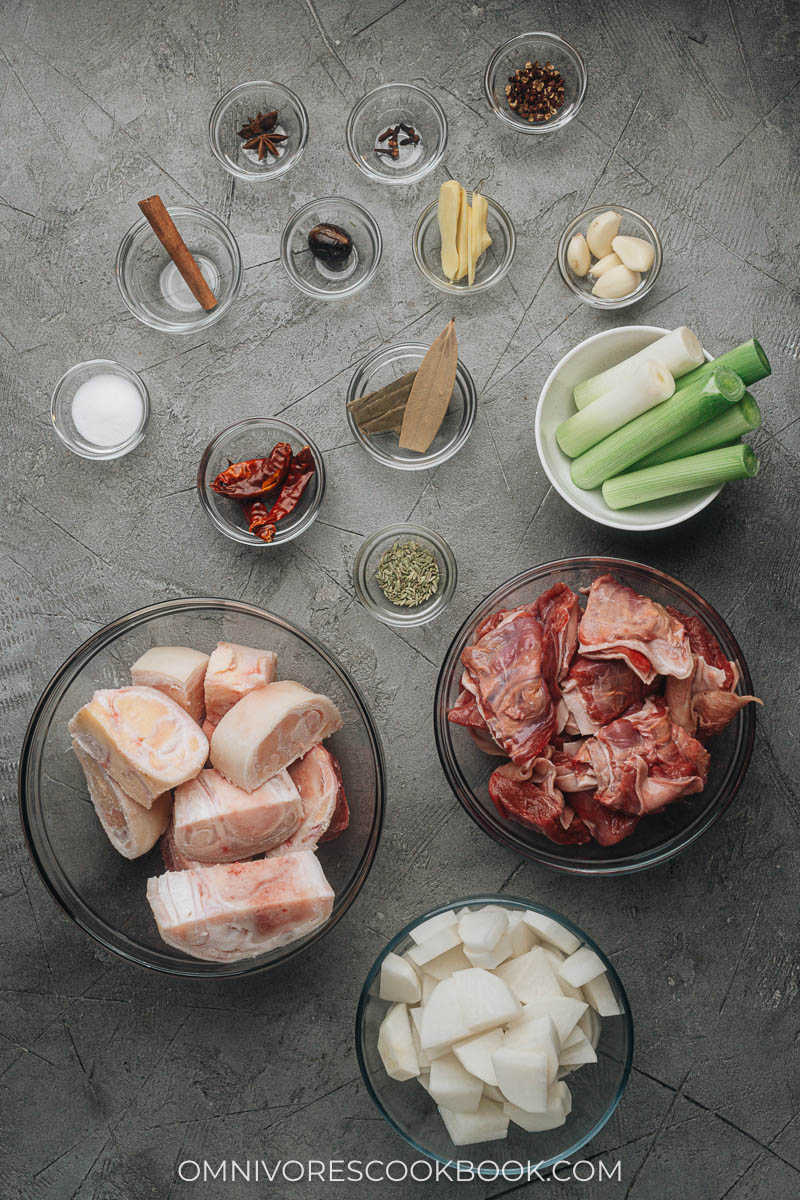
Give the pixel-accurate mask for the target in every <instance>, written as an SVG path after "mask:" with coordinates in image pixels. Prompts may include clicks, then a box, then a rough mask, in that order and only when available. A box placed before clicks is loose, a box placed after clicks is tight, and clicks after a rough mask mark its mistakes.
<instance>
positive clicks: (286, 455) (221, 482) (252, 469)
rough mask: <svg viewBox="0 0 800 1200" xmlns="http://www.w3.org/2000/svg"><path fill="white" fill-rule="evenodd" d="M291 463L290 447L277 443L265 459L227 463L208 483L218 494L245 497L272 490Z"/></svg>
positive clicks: (285, 474) (283, 478)
mask: <svg viewBox="0 0 800 1200" xmlns="http://www.w3.org/2000/svg"><path fill="white" fill-rule="evenodd" d="M291 462H292V447H291V446H290V445H289V443H288V442H278V444H277V446H275V447H273V449H272V450H271V451H270V453H269V455H268V456H267V457H266V458H251V459H249V460H248V461H247V462H238V463H231V464H230V466H229V467H227V468H226V469H225V470H224V471H220V473H219V475H218V476H217V477H216V479H215V480H214V481H213V483H212V484H211V489H212V491H214V492H217V494H218V495H220V496H231V497H232V498H233V499H234V500H248V499H249V498H250V497H254V496H264V495H266V494H267V492H271V491H274V489H275V488H276V487H279V486H280V485H281V484H282V483H283V481H284V480H285V479H286V476H287V473H288V471H289V468H290V466H291Z"/></svg>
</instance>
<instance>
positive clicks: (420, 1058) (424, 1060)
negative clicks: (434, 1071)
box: [408, 1008, 433, 1072]
mask: <svg viewBox="0 0 800 1200" xmlns="http://www.w3.org/2000/svg"><path fill="white" fill-rule="evenodd" d="M421 1011H422V1010H421V1009H419V1008H410V1009H409V1010H408V1015H409V1017H410V1018H412V1019H411V1020H410V1021H409V1024H410V1026H411V1040H412V1042H413V1043H414V1053H415V1054H416V1056H417V1062H418V1063H419V1069H420V1072H422V1071H430V1069H431V1062H432V1061H433V1060H432V1058H431V1056H430V1054H428V1051H427V1050H426V1049H425V1048H424V1047H423V1045H422V1041H421V1039H420V1036H419V1022H418V1021H416V1020H414V1019H413V1017H414V1013H419V1012H421Z"/></svg>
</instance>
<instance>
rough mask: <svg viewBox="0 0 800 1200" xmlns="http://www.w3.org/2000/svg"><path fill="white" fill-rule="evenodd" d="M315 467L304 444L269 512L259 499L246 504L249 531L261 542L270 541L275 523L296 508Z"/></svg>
mask: <svg viewBox="0 0 800 1200" xmlns="http://www.w3.org/2000/svg"><path fill="white" fill-rule="evenodd" d="M316 469H317V464H316V463H315V462H314V456H313V454H312V453H311V451H310V450H309V448H308V446H304V447H303V449H302V450H301V451H300V453H299V454H295V456H294V458H293V459H292V462H291V465H290V467H289V470H288V472H287V475H286V479H285V481H284V484H283V487H282V488H281V490H280V492H279V493H278V496H277V498H276V500H275V502H274V504H273V505H272V508H271V509H270V510H269V512H267V511H266V508H267V506H266V504H263V503H262V502H260V501H256V502H255V503H254V504H250V505H248V507H247V509H246V516H247V520H248V524H249V529H250V532H251V533H254V534H255V535H256V536H257V537H260V538H261V540H262V542H271V541H272V539H273V538H274V537H275V525H276V524H277V522H278V521H281V520H282V519H283V518H284V517H288V516H289V514H290V513H291V512H293V511H294V510H295V508H297V505H298V504H299V502H300V497H301V496H302V495H303V492H304V491H305V490H306V487H307V485H308V482H309V480H310V479H311V477H312V476H313V474H314V472H315V471H316Z"/></svg>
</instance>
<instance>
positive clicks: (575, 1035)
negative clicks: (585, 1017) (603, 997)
mask: <svg viewBox="0 0 800 1200" xmlns="http://www.w3.org/2000/svg"><path fill="white" fill-rule="evenodd" d="M586 1011H587V1012H592V1009H590V1008H587V1010H586ZM585 1037H586V1034H585V1033H584V1031H583V1030H582V1029H581V1027H580V1025H576V1026H575V1028H574V1029H573V1031H572V1033H571V1034H570V1035H569V1037H568V1038H567V1039H566V1040H565V1041H563V1042H562V1043H561V1049H562V1051H563V1050H569V1049H570V1048H571V1047H572V1046H578V1045H579V1044H580V1043H581V1042H582V1041H583V1040H584V1038H585Z"/></svg>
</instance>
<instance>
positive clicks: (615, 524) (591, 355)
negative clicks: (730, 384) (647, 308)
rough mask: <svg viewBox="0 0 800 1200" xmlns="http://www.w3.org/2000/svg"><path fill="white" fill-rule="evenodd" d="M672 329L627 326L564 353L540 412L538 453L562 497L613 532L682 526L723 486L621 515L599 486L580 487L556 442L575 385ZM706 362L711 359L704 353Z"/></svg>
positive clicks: (545, 389)
mask: <svg viewBox="0 0 800 1200" xmlns="http://www.w3.org/2000/svg"><path fill="white" fill-rule="evenodd" d="M669 332H670V331H669V330H668V329H662V328H661V327H660V326H658V325H624V326H623V327H622V328H621V329H606V330H605V331H604V332H603V333H596V334H595V335H594V337H590V338H587V339H586V341H585V342H581V343H580V345H578V346H576V347H575V349H574V350H570V352H569V354H565V355H564V357H563V358H562V359H561V362H560V363H558V364H557V366H555V367H554V368H553V370H552V371H551V372H550V374H549V376H548V377H547V382H546V383H545V385H544V387H543V388H542V391H541V395H540V396H539V403H538V405H537V408H536V450H537V452H538V455H539V461H540V462H541V464H542V466H543V467H544V470H545V474H546V475H547V478H548V479H549V480H550V482H551V483H552V485H553V487H554V488H555V489H556V491H557V492H558V494H559V495H560V496H563V498H564V499H565V500H566V502H567V504H570V505H571V506H572V507H573V508H574V509H576V511H577V512H579V513H583V515H584V516H585V517H589V519H590V520H592V521H597V522H598V524H600V525H609V526H610V527H611V528H612V529H632V530H634V531H640V532H643V533H644V532H648V531H649V530H653V529H667V528H668V527H669V526H670V525H680V523H681V521H687V520H688V519H689V517H693V516H695V514H696V513H699V512H702V510H703V509H704V508H706V507H707V506H708V505H709V504H710V503H711V501H712V500H713V499H714V498H715V497H716V496H718V495H719V493H720V492H721V491H722V487H714V488H703V489H701V490H698V491H695V492H685V493H684V494H683V495H682V496H667V497H665V498H664V499H663V500H651V501H650V502H649V503H648V504H639V505H636V506H635V507H634V508H626V509H622V510H621V511H619V512H617V511H615V510H614V509H613V508H609V507H608V505H607V504H606V502H605V500H604V499H603V493H602V492H601V490H600V488H595V489H594V490H593V491H591V492H587V491H584V490H583V489H582V488H579V487H576V486H575V484H574V483H573V482H572V479H571V477H570V473H569V469H570V464H571V461H572V460H571V459H569V458H567V456H566V454H564V452H563V451H562V449H561V447H560V446H559V444H558V442H557V441H556V428H557V426H559V425H560V424H561V422H562V421H565V420H566V419H567V417H570V416H572V414H573V413H574V412H575V404H574V402H573V400H572V389H573V388H574V387H575V384H576V383H580V382H581V380H583V379H589V378H590V377H591V376H592V375H597V374H599V372H600V371H605V370H606V369H607V368H608V367H613V366H614V365H615V364H616V363H618V362H622V361H623V359H626V358H629V357H630V356H631V355H632V354H636V352H637V351H638V350H643V349H644V347H645V346H649V345H650V344H651V342H655V341H656V340H657V339H658V338H660V337H662V336H663V335H664V334H665V333H669ZM704 353H705V356H706V361H707V362H710V361H711V358H712V355H710V354H709V353H708V351H704Z"/></svg>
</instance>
